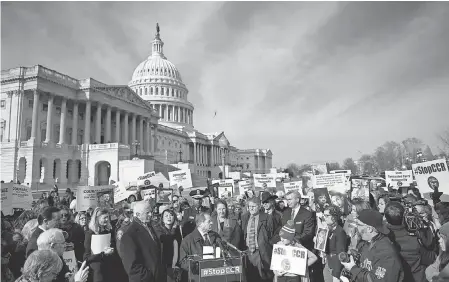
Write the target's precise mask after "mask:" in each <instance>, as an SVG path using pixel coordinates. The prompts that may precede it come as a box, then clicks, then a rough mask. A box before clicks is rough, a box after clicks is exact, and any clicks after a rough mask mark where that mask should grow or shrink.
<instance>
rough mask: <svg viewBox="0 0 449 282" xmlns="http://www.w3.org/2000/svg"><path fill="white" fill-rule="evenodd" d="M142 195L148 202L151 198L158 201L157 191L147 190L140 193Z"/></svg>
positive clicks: (153, 189)
mask: <svg viewBox="0 0 449 282" xmlns="http://www.w3.org/2000/svg"><path fill="white" fill-rule="evenodd" d="M140 195H141V196H142V199H144V200H147V199H149V198H152V199H156V189H155V188H151V189H145V190H141V191H140Z"/></svg>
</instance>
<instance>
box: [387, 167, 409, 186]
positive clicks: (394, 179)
mask: <svg viewBox="0 0 449 282" xmlns="http://www.w3.org/2000/svg"><path fill="white" fill-rule="evenodd" d="M385 182H386V184H387V187H388V186H389V185H390V186H391V187H406V186H410V184H412V183H413V172H412V171H411V170H404V171H385Z"/></svg>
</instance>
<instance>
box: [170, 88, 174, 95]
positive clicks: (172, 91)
mask: <svg viewBox="0 0 449 282" xmlns="http://www.w3.org/2000/svg"><path fill="white" fill-rule="evenodd" d="M174 93H175V89H173V88H172V89H171V95H172V96H173V95H174Z"/></svg>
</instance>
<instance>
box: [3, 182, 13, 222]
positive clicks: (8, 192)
mask: <svg viewBox="0 0 449 282" xmlns="http://www.w3.org/2000/svg"><path fill="white" fill-rule="evenodd" d="M7 184H10V183H2V185H1V187H2V212H3V214H4V215H12V214H13V213H14V211H13V207H12V185H7Z"/></svg>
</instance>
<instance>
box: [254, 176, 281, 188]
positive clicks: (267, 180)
mask: <svg viewBox="0 0 449 282" xmlns="http://www.w3.org/2000/svg"><path fill="white" fill-rule="evenodd" d="M253 178H254V187H256V188H266V187H273V188H276V174H272V173H268V174H254V175H253Z"/></svg>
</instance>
